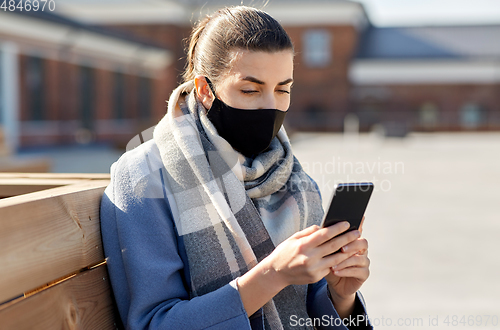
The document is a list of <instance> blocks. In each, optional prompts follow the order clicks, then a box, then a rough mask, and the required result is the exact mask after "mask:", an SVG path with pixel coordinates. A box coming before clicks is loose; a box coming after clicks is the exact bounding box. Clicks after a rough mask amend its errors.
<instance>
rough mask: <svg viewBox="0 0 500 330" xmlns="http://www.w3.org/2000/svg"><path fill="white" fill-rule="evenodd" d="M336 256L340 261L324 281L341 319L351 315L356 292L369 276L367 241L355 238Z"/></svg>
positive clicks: (360, 228)
mask: <svg viewBox="0 0 500 330" xmlns="http://www.w3.org/2000/svg"><path fill="white" fill-rule="evenodd" d="M364 220H365V218H364V217H363V220H362V221H361V225H360V227H359V233H360V235H361V233H362V231H363V222H364ZM337 254H338V255H339V257H341V259H340V260H341V261H340V263H338V264H337V265H335V266H333V267H332V269H331V271H330V273H329V274H328V275H327V276H326V277H325V279H326V281H327V282H328V288H329V290H330V293H331V296H332V300H333V304H334V305H335V308H336V309H337V312H338V313H339V315H340V316H341V317H342V318H343V317H347V316H348V315H350V314H351V313H352V310H353V309H354V300H355V294H356V291H358V290H359V288H360V287H361V285H362V284H363V283H364V282H365V281H366V280H367V279H368V276H369V275H370V270H369V266H370V259H368V241H367V240H366V239H364V238H357V239H356V240H355V241H353V242H351V243H349V244H347V245H345V246H343V247H342V250H341V252H340V253H337ZM327 258H328V257H327ZM337 260H338V259H337Z"/></svg>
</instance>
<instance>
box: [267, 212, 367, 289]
mask: <svg viewBox="0 0 500 330" xmlns="http://www.w3.org/2000/svg"><path fill="white" fill-rule="evenodd" d="M347 229H349V223H348V222H346V221H343V222H340V223H337V224H335V225H333V226H330V227H327V228H320V227H318V226H311V227H308V228H306V229H304V230H302V231H299V232H297V233H295V234H294V235H292V236H291V237H290V238H288V239H287V240H285V241H283V242H282V243H281V244H280V245H278V246H277V247H276V249H275V250H274V251H273V253H271V255H270V256H269V257H268V258H266V259H269V263H270V267H271V268H272V269H273V270H274V271H275V272H276V274H278V275H279V276H278V277H279V278H280V279H281V280H282V283H283V285H284V286H287V285H290V284H309V283H314V282H317V281H319V280H321V279H322V278H323V277H325V276H326V275H328V274H329V273H331V270H330V268H331V267H333V266H335V265H337V264H339V263H341V262H342V261H343V260H344V258H343V257H344V256H337V255H332V256H328V255H330V254H331V253H333V252H334V251H336V250H338V249H340V248H341V247H343V246H348V245H349V244H350V243H353V242H355V241H356V239H357V238H358V237H359V233H358V232H357V231H352V232H349V233H346V234H343V235H340V234H341V233H343V232H345V231H346V230H347ZM337 235H340V236H338V237H335V236H337ZM333 237H335V238H333ZM325 256H327V257H325Z"/></svg>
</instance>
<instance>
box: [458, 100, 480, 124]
mask: <svg viewBox="0 0 500 330" xmlns="http://www.w3.org/2000/svg"><path fill="white" fill-rule="evenodd" d="M460 123H461V124H462V127H464V128H470V129H474V128H477V127H478V126H479V125H481V124H482V123H483V113H482V109H481V107H480V106H479V105H477V104H474V103H467V104H465V105H464V106H463V107H462V109H460Z"/></svg>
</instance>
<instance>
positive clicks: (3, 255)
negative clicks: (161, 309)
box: [0, 174, 119, 330]
mask: <svg viewBox="0 0 500 330" xmlns="http://www.w3.org/2000/svg"><path fill="white" fill-rule="evenodd" d="M9 175H11V174H9ZM2 176H4V177H3V178H2ZM5 176H6V175H5V174H2V175H0V196H1V195H2V194H3V195H4V196H5V195H9V193H8V192H7V193H6V191H8V190H10V191H11V192H12V191H14V190H16V188H13V187H14V186H15V185H13V184H12V183H13V182H7V184H4V186H3V188H4V189H2V179H7V178H6V177H5ZM11 176H12V175H11ZM24 176H25V179H26V175H24ZM14 177H15V175H14V176H12V179H13V180H11V181H15V180H14V179H15V178H14ZM17 179H19V180H21V179H22V175H18V178H17ZM28 179H30V180H31V181H32V185H31V186H30V185H29V184H27V183H26V182H27V181H26V182H23V184H22V186H23V187H21V188H17V189H18V191H21V190H23V189H24V190H23V191H25V192H26V191H29V190H30V189H27V187H28V186H30V187H31V188H32V189H31V190H32V191H36V190H39V189H38V188H39V187H40V186H42V185H49V186H50V185H53V186H55V187H56V188H52V189H47V190H41V191H37V192H33V193H27V194H24V195H19V196H15V197H10V198H4V199H1V200H0V329H16V330H17V329H115V328H117V327H119V319H118V315H117V313H116V311H115V308H114V303H113V298H112V293H111V289H110V284H109V279H108V274H107V269H106V262H105V260H104V254H103V248H102V241H101V233H100V223H99V205H100V200H101V197H102V194H103V191H104V189H105V187H106V186H107V185H108V184H109V175H108V176H106V175H104V176H99V175H97V176H95V177H92V176H91V175H80V176H78V175H59V176H58V175H55V176H54V175H52V177H51V175H49V174H45V175H38V176H36V175H35V176H31V177H29V178H28ZM37 179H40V180H46V181H45V182H44V183H43V184H39V185H37V184H36V183H37V182H36V181H37ZM48 179H50V180H52V181H51V182H47V180H48ZM50 180H49V181H50ZM58 180H59V182H57V181H58ZM6 181H8V180H6ZM21 181H22V180H21ZM4 183H5V180H4ZM38 183H40V182H38Z"/></svg>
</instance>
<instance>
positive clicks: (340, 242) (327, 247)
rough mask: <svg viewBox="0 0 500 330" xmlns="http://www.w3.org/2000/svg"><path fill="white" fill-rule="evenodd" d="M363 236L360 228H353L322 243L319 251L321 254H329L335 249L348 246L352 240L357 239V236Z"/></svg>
mask: <svg viewBox="0 0 500 330" xmlns="http://www.w3.org/2000/svg"><path fill="white" fill-rule="evenodd" d="M360 236H361V233H360V232H359V231H358V230H352V231H350V232H347V233H344V234H342V235H340V236H338V237H335V238H334V239H331V240H330V241H328V242H326V243H324V244H323V245H321V250H320V251H319V253H320V254H321V256H323V257H324V256H328V255H330V254H332V253H334V252H335V251H338V250H339V249H340V248H342V247H344V246H347V245H348V244H350V243H351V242H353V241H355V240H356V239H357V238H359V237H360ZM353 251H354V250H353Z"/></svg>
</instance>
